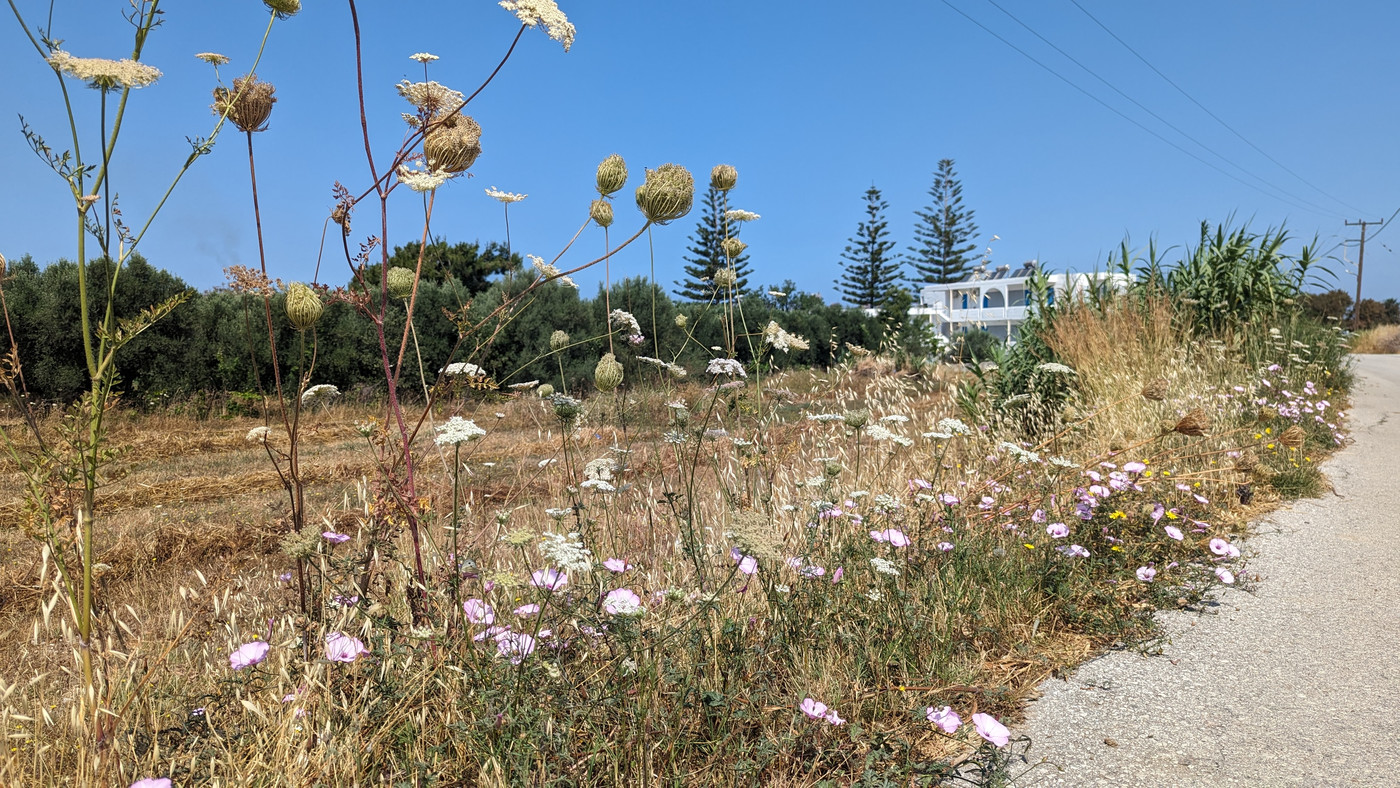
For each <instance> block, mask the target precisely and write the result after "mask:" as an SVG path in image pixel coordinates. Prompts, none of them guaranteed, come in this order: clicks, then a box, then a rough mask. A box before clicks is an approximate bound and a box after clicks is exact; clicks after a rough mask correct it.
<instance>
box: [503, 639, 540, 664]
mask: <svg viewBox="0 0 1400 788" xmlns="http://www.w3.org/2000/svg"><path fill="white" fill-rule="evenodd" d="M533 653H535V639H534V638H533V637H531V636H529V635H527V634H525V633H524V632H504V633H502V634H501V635H499V636H498V637H497V638H496V656H498V657H506V658H508V659H510V664H512V665H519V664H520V663H521V662H524V661H525V658H526V657H528V656H530V655H531V654H533Z"/></svg>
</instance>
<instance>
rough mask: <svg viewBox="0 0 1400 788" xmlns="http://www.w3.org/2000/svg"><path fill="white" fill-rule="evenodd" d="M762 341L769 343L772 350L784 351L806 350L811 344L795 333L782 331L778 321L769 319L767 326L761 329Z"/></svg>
mask: <svg viewBox="0 0 1400 788" xmlns="http://www.w3.org/2000/svg"><path fill="white" fill-rule="evenodd" d="M763 343H764V344H765V345H771V346H772V347H773V349H774V350H781V351H783V352H784V353H786V352H788V350H789V349H794V348H795V349H797V350H806V349H807V348H809V347H811V344H810V343H808V342H807V340H806V339H804V338H802V337H800V336H798V335H797V334H789V333H788V332H786V331H784V330H783V328H782V326H779V325H778V321H776V320H769V321H768V326H767V327H766V328H764V329H763Z"/></svg>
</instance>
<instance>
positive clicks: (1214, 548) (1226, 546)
mask: <svg viewBox="0 0 1400 788" xmlns="http://www.w3.org/2000/svg"><path fill="white" fill-rule="evenodd" d="M1210 551H1211V552H1212V553H1215V554H1216V555H1219V556H1225V557H1228V558H1239V557H1240V549H1239V548H1238V547H1235V546H1234V545H1232V544H1230V543H1229V542H1227V541H1225V540H1224V539H1221V538H1220V537H1218V536H1217V537H1216V538H1214V539H1212V540H1210Z"/></svg>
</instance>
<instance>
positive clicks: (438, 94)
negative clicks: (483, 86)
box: [394, 79, 467, 126]
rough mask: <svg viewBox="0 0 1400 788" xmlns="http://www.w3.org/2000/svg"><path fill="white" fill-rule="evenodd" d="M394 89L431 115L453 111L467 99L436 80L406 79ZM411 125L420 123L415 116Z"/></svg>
mask: <svg viewBox="0 0 1400 788" xmlns="http://www.w3.org/2000/svg"><path fill="white" fill-rule="evenodd" d="M394 89H395V90H397V91H398V92H399V95H400V96H403V97H404V99H405V100H407V101H408V103H410V104H412V105H413V106H415V107H417V108H418V109H419V110H421V111H423V112H424V113H426V114H428V115H430V116H431V115H436V114H439V113H443V114H445V113H448V112H452V111H453V110H456V109H457V108H458V107H460V106H462V102H464V101H466V99H467V97H466V96H464V95H462V94H461V93H460V92H458V91H456V90H453V89H452V88H449V87H444V86H443V85H442V84H440V83H438V82H435V81H429V82H409V81H408V80H406V79H405V80H403V81H401V82H400V83H399V84H397V85H395V86H394ZM409 125H411V126H416V125H418V122H417V118H414V120H413V121H412V122H410V123H409Z"/></svg>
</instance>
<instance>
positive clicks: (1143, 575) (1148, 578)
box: [1137, 566, 1157, 583]
mask: <svg viewBox="0 0 1400 788" xmlns="http://www.w3.org/2000/svg"><path fill="white" fill-rule="evenodd" d="M1156 576H1157V570H1156V569H1153V568H1152V567H1150V566H1140V567H1138V570H1137V579H1139V580H1141V581H1142V582H1144V583H1151V582H1152V579H1153V578H1155V577H1156Z"/></svg>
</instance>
